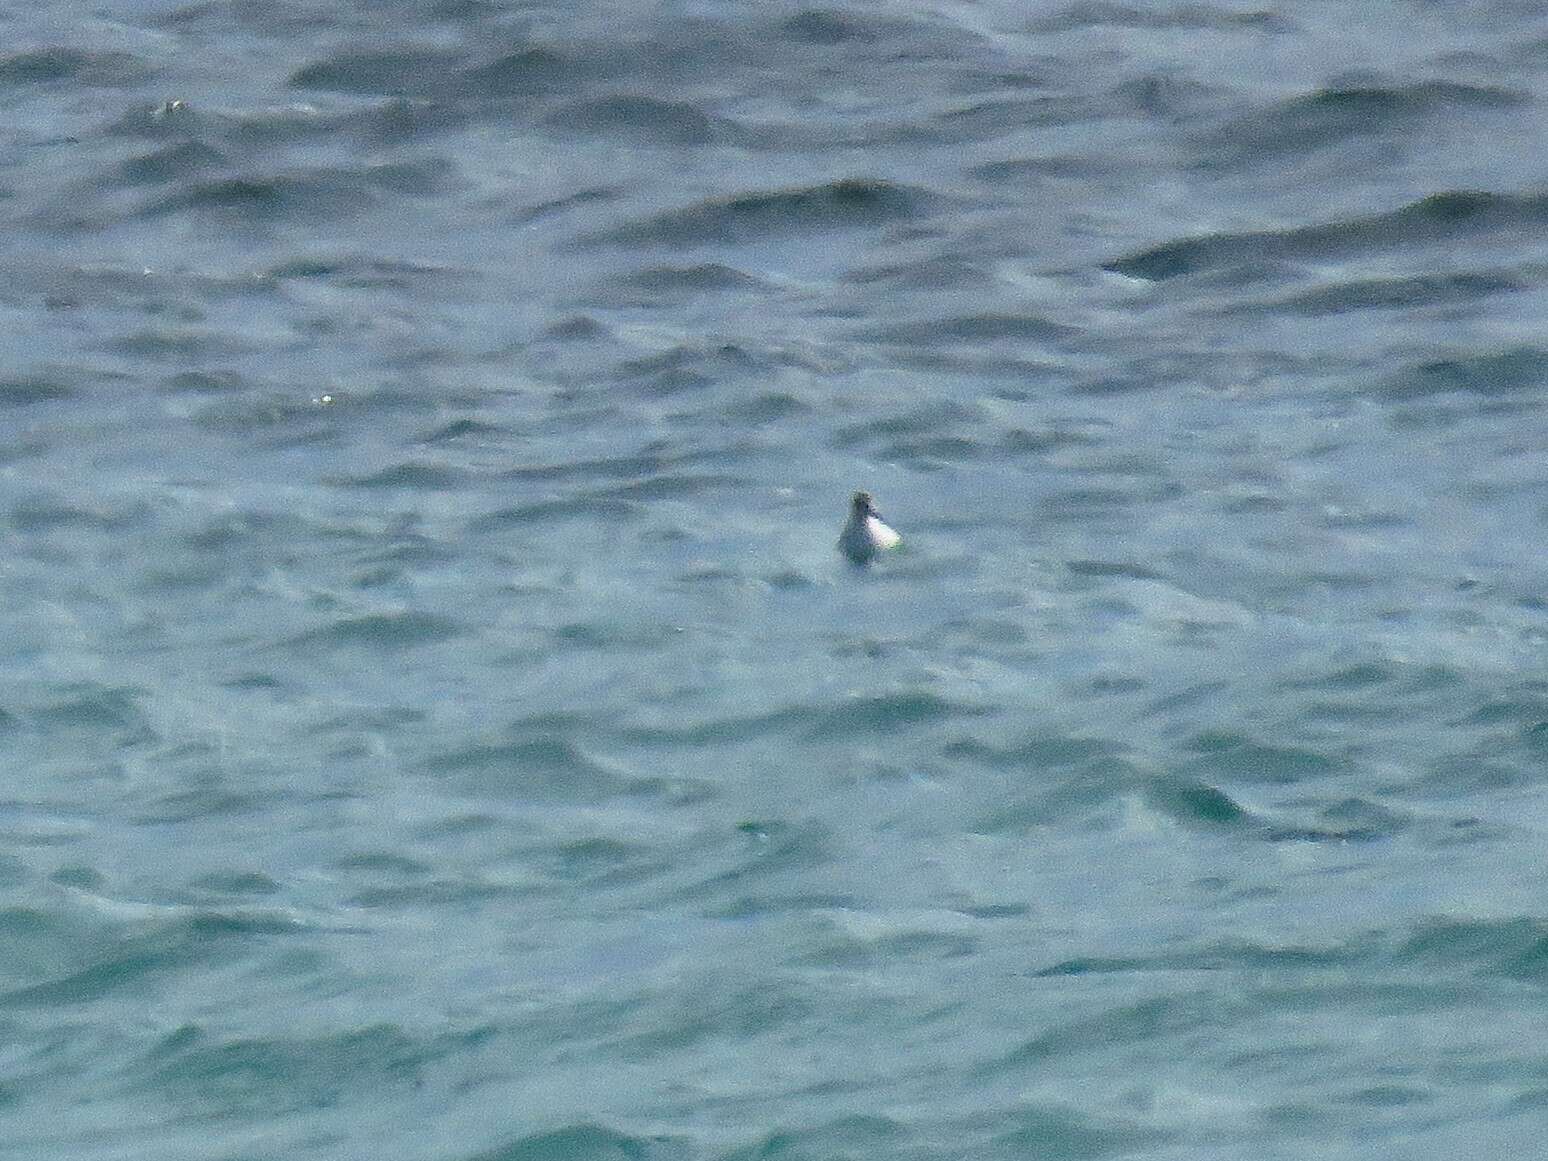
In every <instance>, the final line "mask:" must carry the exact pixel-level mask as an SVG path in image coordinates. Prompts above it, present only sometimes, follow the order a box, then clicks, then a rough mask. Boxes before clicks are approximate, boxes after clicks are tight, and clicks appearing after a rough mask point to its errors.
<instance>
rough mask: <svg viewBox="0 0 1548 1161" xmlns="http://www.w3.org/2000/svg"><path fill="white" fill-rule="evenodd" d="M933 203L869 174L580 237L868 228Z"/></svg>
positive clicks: (695, 239) (635, 239) (637, 238)
mask: <svg viewBox="0 0 1548 1161" xmlns="http://www.w3.org/2000/svg"><path fill="white" fill-rule="evenodd" d="M934 201H935V198H934V197H933V195H930V194H927V193H925V192H924V191H923V190H921V189H917V188H915V187H912V186H906V185H900V184H898V183H896V182H891V181H883V180H879V179H874V178H846V179H844V180H842V181H834V182H828V183H826V184H823V185H815V186H805V187H801V188H797V189H788V190H777V191H773V192H767V193H746V194H741V195H738V196H735V197H730V198H723V199H716V200H714V201H706V202H701V203H699V204H698V205H695V206H689V207H687V208H685V209H679V210H669V211H667V212H665V213H662V214H656V215H654V216H652V217H648V218H644V219H642V220H639V221H634V222H629V223H626V224H624V225H622V226H615V227H612V228H611V229H607V230H603V231H600V232H597V233H592V234H588V235H584V236H583V237H582V239H581V240H582V241H583V242H588V243H599V242H600V243H614V244H617V245H624V246H640V247H649V246H701V245H705V244H716V243H718V244H731V243H735V242H742V241H750V240H754V239H766V238H769V237H771V236H785V235H790V234H805V233H818V232H826V231H830V230H857V229H869V228H875V227H877V226H884V225H889V224H892V223H895V222H902V221H908V220H910V219H912V218H916V217H918V216H919V215H920V214H921V213H923V212H924V211H925V209H926V208H927V207H928V206H929V205H930V204H932V203H933V202H934Z"/></svg>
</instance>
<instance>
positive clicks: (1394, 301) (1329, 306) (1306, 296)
mask: <svg viewBox="0 0 1548 1161" xmlns="http://www.w3.org/2000/svg"><path fill="white" fill-rule="evenodd" d="M1530 288H1531V284H1530V283H1528V282H1526V281H1523V280H1522V279H1519V278H1515V277H1513V276H1510V275H1503V274H1419V275H1414V276H1412V277H1409V278H1370V279H1361V280H1355V281H1349V282H1340V283H1338V284H1336V285H1334V286H1327V287H1322V288H1319V289H1317V290H1310V291H1307V292H1305V293H1303V294H1297V295H1293V296H1291V297H1289V298H1284V299H1280V300H1278V301H1276V302H1273V303H1269V304H1266V305H1263V306H1250V307H1244V308H1240V309H1242V310H1245V311H1250V312H1252V313H1258V312H1265V313H1273V314H1281V313H1283V314H1299V315H1306V316H1310V317H1317V316H1320V315H1330V314H1343V313H1344V312H1346V311H1351V310H1408V309H1411V308H1414V307H1426V306H1451V305H1455V304H1458V303H1461V304H1467V303H1473V302H1477V301H1479V300H1480V299H1484V298H1490V297H1492V296H1494V295H1496V294H1511V293H1515V292H1517V291H1525V290H1528V289H1530Z"/></svg>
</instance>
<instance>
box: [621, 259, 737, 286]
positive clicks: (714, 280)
mask: <svg viewBox="0 0 1548 1161" xmlns="http://www.w3.org/2000/svg"><path fill="white" fill-rule="evenodd" d="M624 285H626V286H634V287H638V288H639V289H641V290H649V291H652V292H654V293H658V294H705V293H712V292H717V291H722V290H762V289H764V288H765V286H766V284H765V283H764V282H762V281H761V280H759V279H757V278H754V277H753V276H752V275H751V274H744V273H743V272H742V271H740V270H736V269H733V268H732V267H730V266H723V265H721V264H720V263H718V262H701V263H699V264H698V265H695V266H655V267H651V268H650V269H647V270H641V271H638V272H637V273H634V274H631V275H629V277H628V278H626V279H625V280H624Z"/></svg>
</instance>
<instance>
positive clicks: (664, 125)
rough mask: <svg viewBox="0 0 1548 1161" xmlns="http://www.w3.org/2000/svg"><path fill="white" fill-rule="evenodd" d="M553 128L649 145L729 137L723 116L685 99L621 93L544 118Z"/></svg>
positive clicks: (570, 106) (577, 103) (575, 104)
mask: <svg viewBox="0 0 1548 1161" xmlns="http://www.w3.org/2000/svg"><path fill="white" fill-rule="evenodd" d="M544 123H545V124H546V125H547V126H548V128H549V129H550V130H552V131H558V132H563V133H566V134H586V135H593V136H616V137H623V138H626V139H628V140H629V141H632V142H637V143H641V144H647V145H669V146H692V145H708V144H710V143H711V142H713V141H715V140H716V139H717V138H721V137H725V136H727V128H726V126H725V124H724V122H722V121H721V119H719V118H716V117H711V116H709V115H708V114H707V113H705V112H704V111H703V110H701V109H698V108H696V107H695V106H693V105H690V104H687V103H685V102H682V101H663V100H660V99H659V98H656V97H648V96H644V95H642V94H636V93H619V94H616V95H613V96H608V97H595V98H591V99H589V100H583V101H575V102H572V103H570V104H567V105H563V106H561V107H559V108H558V109H555V110H554V111H553V112H552V113H550V114H548V115H547V116H546V117H545V118H544Z"/></svg>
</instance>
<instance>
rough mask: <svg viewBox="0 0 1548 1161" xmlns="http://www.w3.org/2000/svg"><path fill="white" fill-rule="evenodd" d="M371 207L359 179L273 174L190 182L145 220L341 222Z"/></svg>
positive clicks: (150, 207)
mask: <svg viewBox="0 0 1548 1161" xmlns="http://www.w3.org/2000/svg"><path fill="white" fill-rule="evenodd" d="M376 204H377V198H376V196H375V195H374V194H373V193H372V191H371V189H370V188H368V185H367V183H366V181H365V180H364V179H363V175H361V174H358V173H355V174H350V173H342V172H333V171H317V172H311V173H295V174H278V175H274V176H266V177H225V178H219V179H212V180H209V181H200V182H195V183H193V185H191V186H190V187H189V188H187V189H185V190H181V191H179V192H177V193H174V194H171V195H169V196H167V197H164V198H161V199H159V200H157V201H154V202H152V203H151V204H150V205H148V206H147V207H146V208H145V209H144V211H143V213H144V214H145V216H147V217H161V216H163V215H167V214H178V213H186V212H195V213H216V214H230V215H237V216H240V217H241V218H242V219H244V220H250V219H253V218H259V219H267V218H292V217H293V218H296V219H297V220H304V221H310V220H314V219H316V218H318V217H341V216H347V215H350V214H357V213H361V212H363V211H365V210H367V209H370V208H371V207H373V206H374V205H376Z"/></svg>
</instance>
